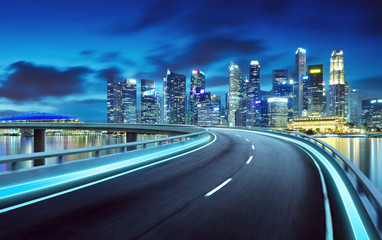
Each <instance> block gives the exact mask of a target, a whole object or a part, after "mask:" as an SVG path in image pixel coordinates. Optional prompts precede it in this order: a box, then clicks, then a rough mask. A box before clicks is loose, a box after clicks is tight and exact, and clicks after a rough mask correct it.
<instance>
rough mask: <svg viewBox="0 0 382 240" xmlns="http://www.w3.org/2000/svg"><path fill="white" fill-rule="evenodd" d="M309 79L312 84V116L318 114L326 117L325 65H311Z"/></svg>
mask: <svg viewBox="0 0 382 240" xmlns="http://www.w3.org/2000/svg"><path fill="white" fill-rule="evenodd" d="M308 77H309V82H310V88H311V94H312V102H311V110H310V114H309V115H311V114H312V113H318V114H320V116H325V115H326V93H325V91H324V86H325V83H324V75H323V65H322V64H319V65H309V66H308Z"/></svg>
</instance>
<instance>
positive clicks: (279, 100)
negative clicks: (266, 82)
mask: <svg viewBox="0 0 382 240" xmlns="http://www.w3.org/2000/svg"><path fill="white" fill-rule="evenodd" d="M268 102H269V103H270V102H284V103H287V102H288V98H276V97H274V98H268Z"/></svg>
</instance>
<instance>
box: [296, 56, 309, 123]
mask: <svg viewBox="0 0 382 240" xmlns="http://www.w3.org/2000/svg"><path fill="white" fill-rule="evenodd" d="M295 64H296V70H295V72H294V75H295V76H294V77H293V78H294V87H293V92H294V94H293V95H294V103H293V110H294V116H295V117H297V116H301V115H302V110H303V109H304V106H303V104H304V103H303V100H304V82H303V77H304V76H305V75H306V50H305V49H303V48H298V49H297V51H296V54H295Z"/></svg>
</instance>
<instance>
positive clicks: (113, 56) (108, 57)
mask: <svg viewBox="0 0 382 240" xmlns="http://www.w3.org/2000/svg"><path fill="white" fill-rule="evenodd" d="M99 61H100V62H102V63H116V62H121V63H123V64H125V65H130V66H131V65H134V62H133V61H131V60H129V59H127V58H125V57H123V56H122V53H120V52H106V53H103V54H102V55H101V56H100V57H99Z"/></svg>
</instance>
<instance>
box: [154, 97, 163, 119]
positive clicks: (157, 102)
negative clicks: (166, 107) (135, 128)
mask: <svg viewBox="0 0 382 240" xmlns="http://www.w3.org/2000/svg"><path fill="white" fill-rule="evenodd" d="M155 105H156V111H157V113H156V116H157V123H158V124H162V123H163V111H162V109H163V108H162V99H161V98H160V96H159V93H156V94H155Z"/></svg>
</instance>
